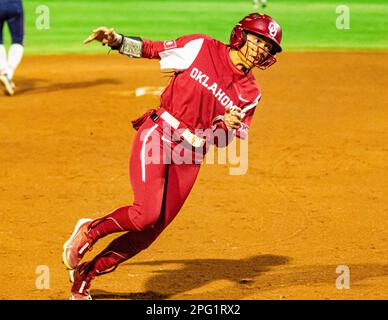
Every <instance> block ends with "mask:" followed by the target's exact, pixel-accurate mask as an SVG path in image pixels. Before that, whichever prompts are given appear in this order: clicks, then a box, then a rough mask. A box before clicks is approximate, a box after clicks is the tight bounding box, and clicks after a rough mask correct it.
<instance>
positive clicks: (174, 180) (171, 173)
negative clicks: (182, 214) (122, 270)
mask: <svg viewBox="0 0 388 320" xmlns="http://www.w3.org/2000/svg"><path fill="white" fill-rule="evenodd" d="M199 169H200V166H199V165H194V164H193V165H170V166H169V168H168V173H167V185H166V196H165V198H164V202H163V208H164V210H163V212H162V214H161V215H160V217H159V219H158V221H157V222H156V223H155V225H154V226H153V227H152V228H149V229H147V230H144V231H140V232H128V233H126V234H124V235H122V236H120V237H118V238H117V239H115V240H114V241H112V242H111V243H110V244H109V245H108V247H107V248H105V249H104V250H103V251H102V252H101V253H100V254H98V255H97V256H96V257H95V258H94V259H93V260H92V261H90V262H87V263H86V265H83V267H82V268H81V269H82V270H84V272H83V273H82V275H81V276H79V277H78V280H77V281H75V282H74V284H73V287H72V297H73V298H77V297H78V298H79V299H86V298H88V297H89V288H90V284H91V281H92V280H93V279H94V278H95V277H96V276H100V275H103V274H105V273H107V272H111V271H113V270H114V269H115V268H116V267H117V266H118V265H119V264H121V263H122V262H124V261H126V260H128V259H130V258H132V257H134V256H135V255H137V254H138V253H139V252H141V251H143V250H145V249H147V248H148V247H149V246H150V245H151V244H152V243H153V242H154V241H155V240H156V239H157V238H158V236H159V235H160V234H161V233H162V232H163V230H165V228H166V227H167V226H168V225H169V224H170V223H171V222H172V221H173V219H174V218H175V217H176V215H177V214H178V212H179V211H180V209H181V208H182V206H183V204H184V202H185V200H186V199H187V197H188V195H189V193H190V191H191V189H192V187H193V185H194V182H195V180H196V178H197V175H198V172H199ZM178 187H179V192H177V191H178V189H177V188H178ZM85 266H87V268H86V267H85ZM75 272H77V269H76V271H75ZM78 274H79V273H78ZM82 283H84V285H82ZM81 289H82V290H81Z"/></svg>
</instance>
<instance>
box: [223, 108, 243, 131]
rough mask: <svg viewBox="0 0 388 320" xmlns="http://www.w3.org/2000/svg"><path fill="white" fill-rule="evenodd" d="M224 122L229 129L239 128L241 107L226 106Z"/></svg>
mask: <svg viewBox="0 0 388 320" xmlns="http://www.w3.org/2000/svg"><path fill="white" fill-rule="evenodd" d="M224 122H225V125H226V127H227V128H228V129H229V130H233V129H238V128H239V127H240V125H241V109H240V108H239V107H233V108H230V107H226V108H225V114H224Z"/></svg>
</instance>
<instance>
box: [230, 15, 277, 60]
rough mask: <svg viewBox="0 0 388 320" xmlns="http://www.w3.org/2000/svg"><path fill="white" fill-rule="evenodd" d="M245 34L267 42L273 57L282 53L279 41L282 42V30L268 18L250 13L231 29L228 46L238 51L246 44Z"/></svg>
mask: <svg viewBox="0 0 388 320" xmlns="http://www.w3.org/2000/svg"><path fill="white" fill-rule="evenodd" d="M244 31H245V32H248V33H253V34H257V35H260V36H262V37H264V38H266V39H267V40H269V41H270V42H271V43H272V45H273V48H272V50H271V54H272V55H275V54H276V53H278V52H281V51H282V48H281V47H280V41H281V40H282V28H281V27H280V25H279V24H278V23H277V22H276V21H275V20H274V19H272V18H271V17H270V16H267V15H266V14H261V13H251V14H249V15H247V16H246V17H244V18H243V19H242V20H241V21H240V22H239V23H237V25H236V26H235V27H234V28H233V30H232V34H231V35H230V46H231V47H232V48H234V49H237V50H238V49H240V48H241V47H243V46H244V44H245V42H246V35H245V34H244Z"/></svg>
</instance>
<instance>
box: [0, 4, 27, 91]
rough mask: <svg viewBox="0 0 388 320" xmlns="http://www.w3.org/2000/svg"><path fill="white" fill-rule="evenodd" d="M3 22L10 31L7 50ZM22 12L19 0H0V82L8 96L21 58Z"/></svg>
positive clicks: (22, 36) (13, 87)
mask: <svg viewBox="0 0 388 320" xmlns="http://www.w3.org/2000/svg"><path fill="white" fill-rule="evenodd" d="M5 22H7V24H8V29H9V31H10V33H11V39H12V44H11V46H10V48H9V50H8V55H7V51H6V48H5V46H4V39H3V28H4V26H5ZM23 40H24V14H23V5H22V1H21V0H0V83H2V85H3V86H4V89H5V93H6V94H7V95H9V96H12V95H14V93H15V84H14V83H13V80H12V79H13V76H14V74H15V70H16V68H17V67H18V65H19V64H20V61H21V60H22V58H23V52H24V47H23Z"/></svg>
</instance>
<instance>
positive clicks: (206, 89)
mask: <svg viewBox="0 0 388 320" xmlns="http://www.w3.org/2000/svg"><path fill="white" fill-rule="evenodd" d="M142 40H143V43H144V44H143V52H142V56H143V57H144V58H150V59H160V66H161V69H162V70H174V75H173V77H172V79H171V81H170V83H169V85H168V86H167V87H166V88H165V90H164V92H163V94H162V96H161V99H160V104H161V107H164V108H165V109H166V110H167V111H168V112H169V113H171V114H172V115H173V116H174V117H176V118H177V119H178V120H179V121H182V122H183V123H185V124H186V125H187V126H188V128H190V129H191V130H193V131H195V130H196V129H209V128H213V129H215V127H216V126H217V123H219V121H222V120H223V115H224V113H225V108H226V107H234V106H237V107H239V108H241V110H242V111H241V112H242V122H241V126H240V128H239V129H237V130H236V132H235V134H236V136H237V137H240V138H243V139H244V138H245V137H246V135H247V133H248V129H249V125H250V122H251V119H252V117H253V114H254V112H255V108H256V105H257V103H258V101H259V100H260V97H261V93H260V89H259V88H258V85H257V83H256V80H255V78H254V76H253V73H252V71H249V72H248V73H247V74H245V73H243V72H242V71H239V70H238V69H237V68H236V67H235V66H234V64H233V63H232V60H231V59H230V56H229V49H230V48H229V46H227V45H225V44H223V43H221V42H219V41H217V40H214V39H212V38H210V37H209V36H206V35H189V36H183V37H180V38H178V39H176V40H170V41H164V42H163V41H151V40H147V39H142Z"/></svg>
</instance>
